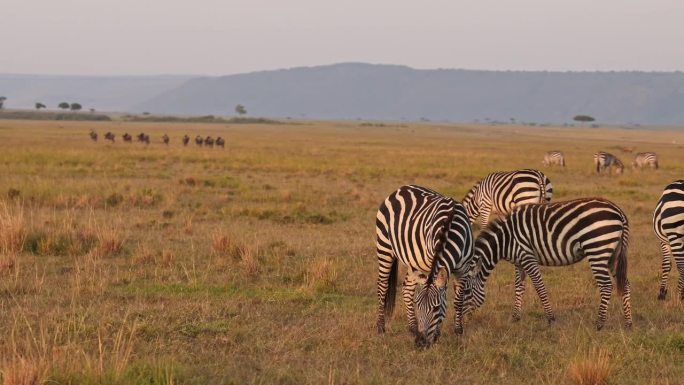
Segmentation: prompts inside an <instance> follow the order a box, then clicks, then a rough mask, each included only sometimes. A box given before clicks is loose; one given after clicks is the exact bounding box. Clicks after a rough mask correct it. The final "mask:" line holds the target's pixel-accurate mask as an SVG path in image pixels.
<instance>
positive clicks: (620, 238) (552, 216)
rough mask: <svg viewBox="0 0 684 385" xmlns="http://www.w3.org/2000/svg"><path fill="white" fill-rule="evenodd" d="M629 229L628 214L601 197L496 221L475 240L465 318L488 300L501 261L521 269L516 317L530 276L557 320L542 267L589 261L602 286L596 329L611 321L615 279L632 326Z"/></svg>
mask: <svg viewBox="0 0 684 385" xmlns="http://www.w3.org/2000/svg"><path fill="white" fill-rule="evenodd" d="M628 242H629V225H628V222H627V217H626V216H625V214H624V212H622V210H620V208H619V207H617V206H616V205H615V204H613V203H612V202H609V201H607V200H605V199H601V198H584V199H576V200H570V201H566V202H555V203H547V204H532V205H525V206H521V207H518V208H517V209H515V210H514V211H513V212H512V213H511V214H509V215H508V216H506V217H505V218H501V219H497V220H495V221H493V222H492V223H491V224H490V225H489V227H488V228H486V229H485V230H483V231H482V233H480V235H479V236H478V238H477V239H476V241H475V252H474V254H475V257H474V258H475V260H476V261H477V265H476V267H475V268H474V271H473V272H472V277H471V278H470V279H469V280H468V281H467V282H466V283H465V285H464V289H463V291H464V293H463V297H464V301H465V304H466V309H465V312H464V313H470V312H471V311H472V310H473V309H475V308H477V307H480V306H481V305H482V304H483V303H484V300H485V287H484V285H485V283H486V281H487V278H488V277H489V275H490V274H491V271H492V269H494V266H495V265H496V263H497V262H498V261H499V259H506V260H507V261H509V262H511V263H513V264H514V265H515V267H516V277H515V305H514V307H513V318H514V319H515V320H518V319H520V314H521V310H522V296H523V293H524V292H525V276H526V275H529V276H530V279H531V280H532V283H533V285H534V288H535V290H536V291H537V294H538V295H539V298H540V299H541V303H542V306H543V307H544V313H546V317H547V319H548V321H549V323H550V322H552V321H553V320H554V319H555V318H554V315H553V311H552V310H551V304H550V302H549V298H548V295H547V292H546V287H545V286H544V282H543V281H542V277H541V273H540V271H539V266H540V265H542V266H567V265H572V264H574V263H577V262H579V261H581V260H583V259H584V258H586V259H587V260H588V261H589V266H590V267H591V271H592V273H593V275H594V279H595V280H596V282H597V283H598V288H599V293H600V296H601V303H600V305H599V312H598V319H597V321H596V328H597V329H601V328H602V327H603V325H604V323H605V321H606V313H607V309H608V302H609V301H610V296H611V292H612V283H611V278H610V276H611V274H612V275H613V276H614V277H615V280H616V284H617V291H618V293H619V294H621V295H622V309H623V313H624V316H625V322H626V325H627V326H628V327H629V326H631V325H632V310H631V305H630V286H629V281H628V280H627V247H628Z"/></svg>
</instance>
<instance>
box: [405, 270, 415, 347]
mask: <svg viewBox="0 0 684 385" xmlns="http://www.w3.org/2000/svg"><path fill="white" fill-rule="evenodd" d="M416 278H417V277H416V276H415V273H413V272H411V271H409V272H408V273H406V278H405V279H404V283H403V287H402V289H401V295H402V297H403V298H404V305H406V317H407V318H408V329H409V332H411V334H413V335H416V334H417V333H418V323H417V322H416V312H415V309H414V308H413V296H414V294H415V291H416V285H417V284H418V281H417V279H416Z"/></svg>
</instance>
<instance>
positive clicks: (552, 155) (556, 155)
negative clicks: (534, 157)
mask: <svg viewBox="0 0 684 385" xmlns="http://www.w3.org/2000/svg"><path fill="white" fill-rule="evenodd" d="M542 163H543V164H544V166H547V167H548V166H552V165H554V164H556V165H559V166H561V167H565V156H563V153H562V152H560V151H549V152H547V153H546V154H544V161H543V162H542Z"/></svg>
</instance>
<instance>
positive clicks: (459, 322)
mask: <svg viewBox="0 0 684 385" xmlns="http://www.w3.org/2000/svg"><path fill="white" fill-rule="evenodd" d="M461 286H462V285H461V282H460V280H458V281H457V280H454V310H455V314H454V333H456V334H463V290H462V287H461Z"/></svg>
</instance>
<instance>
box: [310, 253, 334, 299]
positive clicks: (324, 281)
mask: <svg viewBox="0 0 684 385" xmlns="http://www.w3.org/2000/svg"><path fill="white" fill-rule="evenodd" d="M337 278H338V274H337V269H335V265H334V264H333V262H332V261H331V260H329V259H326V258H318V259H315V260H313V261H311V263H309V265H308V267H307V270H306V277H305V283H306V286H307V287H309V288H311V289H315V290H318V291H333V290H335V287H336V286H337Z"/></svg>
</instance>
